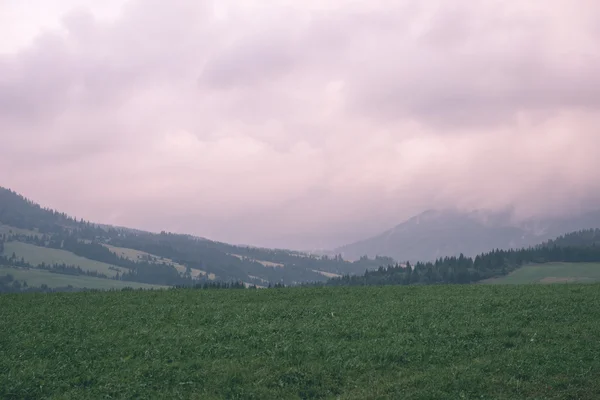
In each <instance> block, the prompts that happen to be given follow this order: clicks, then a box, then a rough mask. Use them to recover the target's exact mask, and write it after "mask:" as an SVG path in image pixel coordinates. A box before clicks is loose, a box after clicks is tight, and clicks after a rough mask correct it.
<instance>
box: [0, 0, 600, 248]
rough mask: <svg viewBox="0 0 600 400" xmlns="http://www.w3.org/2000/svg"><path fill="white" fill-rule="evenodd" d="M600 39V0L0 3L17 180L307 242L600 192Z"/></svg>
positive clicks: (289, 243) (85, 206)
mask: <svg viewBox="0 0 600 400" xmlns="http://www.w3.org/2000/svg"><path fill="white" fill-rule="evenodd" d="M598 43H600V2H598V1H597V0H531V1H520V0H503V1H501V0H479V1H471V0H370V1H357V0H354V1H351V0H347V1H342V0H339V1H333V0H303V1H297V0H271V1H263V0H247V1H243V0H214V1H209V0H171V1H163V0H109V1H106V0H103V1H102V2H100V1H96V0H79V1H78V0H28V1H23V0H0V139H1V144H0V186H6V187H10V188H12V189H14V190H16V191H18V192H20V193H23V194H24V195H26V196H27V197H30V198H32V199H34V200H35V201H37V202H40V203H42V204H43V205H46V206H50V207H53V208H56V209H59V210H61V211H65V212H67V213H69V214H73V215H75V216H77V217H83V218H85V219H88V220H93V221H97V222H103V223H112V224H117V225H124V226H130V227H137V228H143V229H150V230H158V231H160V230H163V229H164V230H169V231H175V232H183V233H192V234H197V235H200V236H204V237H209V238H212V239H217V240H222V241H228V242H234V243H249V244H256V245H265V246H279V247H293V248H301V249H306V248H319V247H321V248H325V247H333V246H336V245H340V244H344V243H346V242H350V241H354V240H356V239H362V238H365V237H367V236H369V235H371V234H374V233H379V231H382V230H384V229H387V228H390V227H392V226H394V225H396V224H397V223H399V222H401V221H402V220H404V219H406V218H407V217H410V216H412V215H413V214H415V213H418V212H421V211H424V210H426V209H430V208H441V207H459V208H462V209H467V210H468V209H473V208H490V209H497V208H501V207H506V206H511V205H512V206H515V208H516V210H517V212H518V215H519V216H522V217H524V216H530V215H536V214H547V213H561V212H567V211H572V210H579V209H581V208H600V202H599V200H600V156H599V152H600V72H599V71H600V46H598ZM595 205H597V206H598V207H596V206H595Z"/></svg>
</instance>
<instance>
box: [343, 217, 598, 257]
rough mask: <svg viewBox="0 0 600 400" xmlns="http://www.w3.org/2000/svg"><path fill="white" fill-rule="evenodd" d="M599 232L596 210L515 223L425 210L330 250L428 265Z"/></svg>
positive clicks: (506, 218) (350, 255) (509, 220)
mask: <svg viewBox="0 0 600 400" xmlns="http://www.w3.org/2000/svg"><path fill="white" fill-rule="evenodd" d="M591 228H600V211H596V212H589V213H585V214H580V215H575V216H571V217H564V218H549V219H529V220H526V221H521V222H513V218H512V214H511V213H510V212H508V211H507V212H488V211H473V212H460V211H456V210H438V211H427V212H424V213H422V214H420V215H417V216H415V217H413V218H410V219H409V220H407V221H405V222H403V223H401V224H399V225H397V226H396V227H394V228H393V229H390V230H388V231H386V232H384V233H382V234H380V235H377V236H375V237H372V238H369V239H365V240H362V241H359V242H356V243H353V244H349V245H346V246H342V247H340V248H337V249H335V250H334V252H335V253H336V254H341V255H342V256H343V257H344V258H347V259H358V258H359V257H361V256H364V255H367V256H369V257H375V256H377V255H381V256H388V257H391V258H394V259H396V260H397V261H406V260H409V261H411V262H417V261H431V260H434V259H436V258H439V257H445V256H458V255H460V254H461V253H462V254H464V255H466V256H475V255H476V254H479V253H482V252H484V251H489V250H491V249H504V250H507V249H511V248H521V247H528V246H534V245H537V244H539V243H541V242H543V241H546V240H549V239H552V238H555V237H557V236H559V235H562V234H564V233H565V232H572V231H578V230H582V229H591Z"/></svg>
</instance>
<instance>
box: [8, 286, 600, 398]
mask: <svg viewBox="0 0 600 400" xmlns="http://www.w3.org/2000/svg"><path fill="white" fill-rule="evenodd" d="M0 321H2V323H0V398H2V399H21V398H61V399H82V398H197V399H213V398H230V399H294V398H334V399H335V398H340V399H387V398H393V399H398V398H401V399H432V398H448V399H458V398H466V399H472V398H478V399H479V398H485V399H517V398H534V399H565V398H573V399H575V398H577V399H598V398H600V380H599V379H597V377H598V376H600V341H599V340H598V332H599V331H600V285H599V284H592V285H537V286H530V285H522V286H517V285H456V286H441V285H440V286H411V287H401V286H386V287H343V288H342V287H340V288H286V289H270V290H169V291H148V292H140V291H135V292H105V293H102V292H84V293H55V294H20V295H2V296H0Z"/></svg>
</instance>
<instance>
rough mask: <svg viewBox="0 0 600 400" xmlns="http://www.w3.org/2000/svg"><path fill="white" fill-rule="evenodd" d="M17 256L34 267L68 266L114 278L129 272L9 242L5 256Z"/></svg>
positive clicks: (28, 245)
mask: <svg viewBox="0 0 600 400" xmlns="http://www.w3.org/2000/svg"><path fill="white" fill-rule="evenodd" d="M13 253H14V254H15V255H16V256H17V258H18V259H21V257H22V258H23V259H24V260H25V261H26V262H28V263H29V264H32V265H34V266H37V265H39V264H41V263H46V265H52V264H63V263H64V264H66V265H74V266H77V267H81V269H82V270H84V271H96V272H98V273H101V274H104V275H106V276H108V277H113V276H115V275H116V274H117V272H119V273H121V274H122V273H123V272H128V269H126V268H121V267H116V266H114V265H110V264H106V263H103V262H100V261H94V260H90V259H88V258H85V257H80V256H78V255H75V254H73V253H71V252H69V251H66V250H59V249H51V248H48V247H40V246H35V245H33V244H29V243H23V242H8V243H5V244H4V255H5V256H8V257H10V256H12V254H13Z"/></svg>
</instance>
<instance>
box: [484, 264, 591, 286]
mask: <svg viewBox="0 0 600 400" xmlns="http://www.w3.org/2000/svg"><path fill="white" fill-rule="evenodd" d="M591 282H600V263H547V264H536V265H526V266H524V267H522V268H519V269H517V270H516V271H513V272H512V273H510V274H508V275H507V276H503V277H500V278H494V279H488V280H486V281H483V283H493V284H524V283H591Z"/></svg>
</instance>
